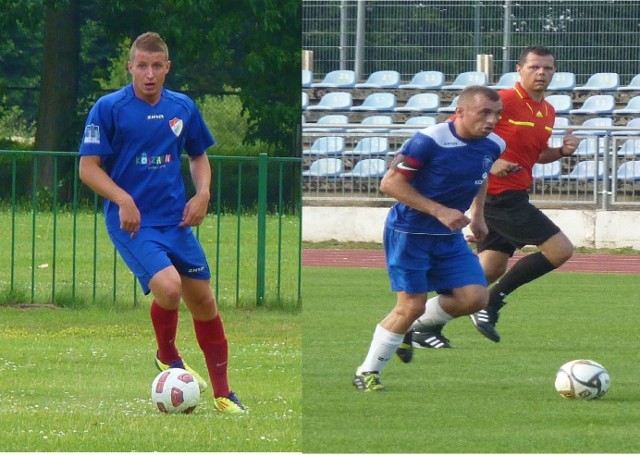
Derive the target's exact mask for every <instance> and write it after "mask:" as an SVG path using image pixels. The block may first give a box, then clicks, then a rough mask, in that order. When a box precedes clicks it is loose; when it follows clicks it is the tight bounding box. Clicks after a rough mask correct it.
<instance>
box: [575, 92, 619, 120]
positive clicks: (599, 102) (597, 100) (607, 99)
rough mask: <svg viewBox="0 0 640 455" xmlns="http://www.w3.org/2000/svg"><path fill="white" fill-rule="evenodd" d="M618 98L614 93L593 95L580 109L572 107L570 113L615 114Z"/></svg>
mask: <svg viewBox="0 0 640 455" xmlns="http://www.w3.org/2000/svg"><path fill="white" fill-rule="evenodd" d="M615 107H616V100H615V98H614V97H613V95H591V96H590V97H588V98H587V99H586V100H584V102H583V103H582V106H581V107H579V108H578V109H571V110H570V111H569V113H570V114H593V115H602V114H613V110H614V109H615Z"/></svg>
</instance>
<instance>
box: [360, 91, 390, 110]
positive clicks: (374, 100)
mask: <svg viewBox="0 0 640 455" xmlns="http://www.w3.org/2000/svg"><path fill="white" fill-rule="evenodd" d="M395 107H396V95H394V94H393V93H390V92H380V93H371V94H370V95H367V97H366V98H365V99H364V101H363V102H362V104H361V105H359V106H352V107H351V111H377V112H389V111H393V109H394V108H395Z"/></svg>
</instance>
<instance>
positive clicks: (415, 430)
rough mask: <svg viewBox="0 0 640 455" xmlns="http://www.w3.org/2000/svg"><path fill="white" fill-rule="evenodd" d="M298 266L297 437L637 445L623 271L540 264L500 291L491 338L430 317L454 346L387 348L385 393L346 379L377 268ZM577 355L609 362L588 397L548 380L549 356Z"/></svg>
mask: <svg viewBox="0 0 640 455" xmlns="http://www.w3.org/2000/svg"><path fill="white" fill-rule="evenodd" d="M303 278H304V283H305V284H304V295H305V299H304V311H303V327H304V330H303V352H304V364H303V395H304V402H303V415H304V419H303V444H302V449H303V451H305V452H314V453H327V452H331V453H353V452H356V453H367V452H368V453H371V452H375V453H434V452H435V453H470V452H471V453H488V452H493V453H495V452H500V453H534V452H538V453H555V452H564V453H578V452H581V453H586V452H591V453H594V452H595V453H616V452H617V453H620V452H627V453H628V452H635V453H637V452H640V436H638V431H637V428H638V426H639V425H640V413H638V405H639V404H640V387H638V380H637V378H638V377H639V376H640V362H638V339H639V338H638V323H640V318H639V317H638V316H637V315H638V302H637V296H638V295H640V280H638V277H637V276H635V275H606V274H577V273H561V272H554V273H552V274H550V275H547V276H545V277H543V278H541V279H539V280H536V281H534V282H532V283H529V284H528V285H526V286H524V287H522V288H521V289H519V290H517V291H516V292H515V293H513V294H512V295H511V297H510V298H508V302H509V304H508V305H507V306H506V307H505V308H504V309H503V311H502V314H501V316H502V317H501V320H500V322H499V323H498V329H499V332H500V334H501V336H502V341H501V342H500V343H493V342H491V341H489V340H487V339H485V338H484V337H482V335H480V334H479V333H478V332H477V331H476V329H475V328H474V327H473V325H472V324H471V321H470V320H469V318H467V317H464V318H459V319H456V320H454V321H452V322H451V323H450V324H449V325H448V326H447V327H446V328H445V331H444V334H445V335H446V336H447V337H449V338H450V339H451V343H452V344H453V346H454V349H441V350H435V349H420V350H416V354H415V356H414V360H413V362H412V363H410V364H407V365H405V364H403V363H401V362H400V360H399V359H397V358H396V359H394V360H392V361H391V362H390V363H389V365H388V366H387V368H386V369H385V371H384V373H383V374H382V381H383V384H384V385H385V386H386V388H387V392H386V393H361V392H358V391H356V390H355V388H354V387H353V386H352V385H351V378H352V375H353V372H354V371H355V369H356V367H357V366H358V365H359V363H360V362H362V360H363V359H364V356H365V355H366V352H367V349H368V347H369V343H370V341H371V336H372V334H373V330H374V327H375V325H376V324H377V323H378V322H379V321H380V320H381V319H382V318H383V317H384V315H385V314H386V313H387V312H388V311H389V310H390V309H391V308H392V307H393V305H394V302H395V296H394V294H393V293H392V292H391V291H390V290H389V284H388V280H387V276H386V272H385V271H384V270H380V269H348V270H347V269H331V268H321V267H317V268H316V267H309V268H306V269H305V270H304V273H303ZM577 358H587V359H593V360H595V361H597V362H600V363H602V364H603V365H604V366H605V367H606V368H607V369H608V370H609V373H610V374H611V381H612V385H611V389H610V390H609V392H608V394H607V395H605V396H604V397H603V398H602V399H601V400H598V401H585V402H581V401H571V400H566V399H563V398H562V397H560V395H559V394H558V393H557V392H556V391H555V388H554V379H555V373H556V371H557V369H558V368H559V367H560V365H562V364H563V363H564V362H566V361H568V360H572V359H577Z"/></svg>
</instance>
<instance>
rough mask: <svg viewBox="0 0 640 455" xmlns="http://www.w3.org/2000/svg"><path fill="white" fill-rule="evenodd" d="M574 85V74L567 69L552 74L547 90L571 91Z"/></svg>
mask: <svg viewBox="0 0 640 455" xmlns="http://www.w3.org/2000/svg"><path fill="white" fill-rule="evenodd" d="M575 86H576V75H575V74H574V73H570V72H567V71H564V72H562V71H561V72H558V73H555V74H554V75H553V78H552V79H551V83H550V84H549V86H548V87H547V90H549V91H566V92H571V91H573V89H574V87H575Z"/></svg>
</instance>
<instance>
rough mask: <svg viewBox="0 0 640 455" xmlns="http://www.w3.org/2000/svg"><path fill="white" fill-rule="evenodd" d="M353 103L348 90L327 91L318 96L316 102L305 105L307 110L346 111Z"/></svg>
mask: <svg viewBox="0 0 640 455" xmlns="http://www.w3.org/2000/svg"><path fill="white" fill-rule="evenodd" d="M352 105H353V98H352V97H351V93H349V92H329V93H325V95H324V96H323V97H322V98H320V101H319V102H318V104H312V105H309V106H307V110H308V111H348V110H349V109H350V108H351V106H352Z"/></svg>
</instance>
